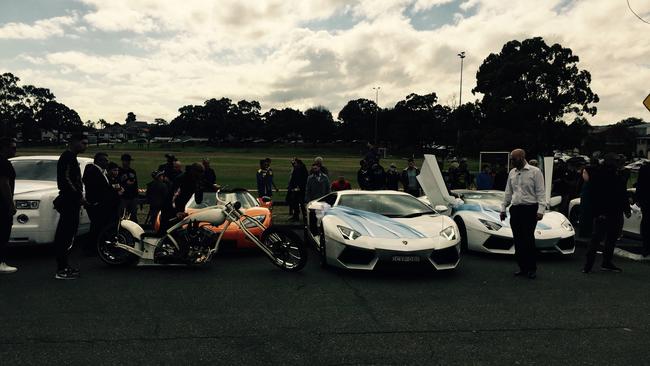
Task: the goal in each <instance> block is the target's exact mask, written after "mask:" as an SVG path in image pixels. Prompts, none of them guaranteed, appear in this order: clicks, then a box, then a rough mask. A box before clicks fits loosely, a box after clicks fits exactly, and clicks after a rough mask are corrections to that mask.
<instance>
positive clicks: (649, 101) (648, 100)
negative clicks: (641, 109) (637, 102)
mask: <svg viewBox="0 0 650 366" xmlns="http://www.w3.org/2000/svg"><path fill="white" fill-rule="evenodd" d="M643 105H644V106H645V107H646V108H648V110H649V111H650V94H648V96H647V97H645V99H644V100H643Z"/></svg>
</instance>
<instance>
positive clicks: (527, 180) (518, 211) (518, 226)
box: [501, 149, 546, 279]
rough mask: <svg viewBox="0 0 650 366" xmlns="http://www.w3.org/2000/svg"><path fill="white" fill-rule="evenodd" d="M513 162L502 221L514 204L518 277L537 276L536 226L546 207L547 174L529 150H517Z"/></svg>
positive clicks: (516, 273) (513, 155)
mask: <svg viewBox="0 0 650 366" xmlns="http://www.w3.org/2000/svg"><path fill="white" fill-rule="evenodd" d="M510 161H511V162H512V165H513V166H514V168H513V169H512V170H511V171H510V174H509V175H508V181H507V184H506V190H505V198H504V200H503V204H502V206H501V221H503V220H505V219H506V217H507V214H506V209H507V208H508V206H510V228H511V229H512V237H513V239H514V242H515V258H516V259H517V263H518V264H519V271H517V272H515V276H526V277H528V278H530V279H534V278H536V277H537V264H536V260H535V254H536V248H535V227H536V226H537V221H539V220H541V219H542V217H544V211H545V210H546V195H545V190H544V176H543V174H542V172H541V170H539V168H537V167H534V166H532V165H530V164H528V163H527V162H526V152H525V151H524V150H522V149H516V150H513V151H512V152H511V153H510ZM511 205H512V206H511Z"/></svg>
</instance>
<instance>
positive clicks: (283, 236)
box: [97, 194, 307, 272]
mask: <svg viewBox="0 0 650 366" xmlns="http://www.w3.org/2000/svg"><path fill="white" fill-rule="evenodd" d="M218 196H219V195H218V194H217V197H218ZM174 221H177V222H175V223H174V222H172V226H171V227H170V228H169V229H168V230H167V231H165V232H162V233H159V232H145V231H144V230H143V229H142V227H140V225H138V224H137V223H135V222H133V221H130V220H128V219H120V220H119V221H118V222H117V223H116V224H111V225H109V226H107V227H106V228H105V229H104V230H103V231H102V233H101V234H100V235H99V238H98V240H97V250H98V252H99V257H100V258H101V259H102V261H104V262H105V263H107V264H109V265H113V266H126V265H132V264H137V265H173V264H184V265H202V264H205V263H207V262H209V261H210V260H211V259H212V256H213V255H214V254H215V253H217V251H218V250H219V243H220V242H221V239H222V238H223V235H224V233H225V231H226V230H225V229H227V228H228V227H229V226H230V225H231V224H232V225H237V226H239V228H240V229H241V231H242V232H243V233H244V234H245V235H246V236H247V237H248V238H249V239H250V240H251V241H252V242H253V243H255V244H256V245H257V246H258V247H259V248H260V250H261V251H262V252H263V253H264V254H265V255H266V256H267V257H268V258H269V259H270V260H271V263H273V264H274V265H276V266H278V267H280V268H281V269H283V270H285V271H290V272H296V271H300V270H301V269H302V268H303V267H304V266H305V264H306V263H307V249H306V247H305V246H304V245H303V243H302V240H301V239H300V237H299V236H298V235H296V234H294V233H293V232H291V231H289V230H287V229H284V228H279V227H275V226H271V227H268V228H267V227H265V226H264V225H263V224H262V223H261V222H259V221H258V220H256V219H255V218H254V217H251V216H247V215H245V214H244V213H243V211H242V210H241V204H240V203H239V202H235V203H232V202H224V201H221V200H218V202H217V205H216V206H211V207H207V208H204V209H202V210H198V211H195V212H192V213H191V214H189V215H187V216H186V217H184V218H182V219H175V220H174ZM221 225H223V228H224V230H221V231H220V232H219V231H217V232H215V230H214V227H218V226H221ZM252 225H254V226H257V227H259V228H261V229H263V230H264V232H263V233H262V235H261V237H260V238H258V237H256V236H255V235H253V234H252V233H251V231H250V230H249V229H248V227H251V226H252ZM247 226H248V227H247Z"/></svg>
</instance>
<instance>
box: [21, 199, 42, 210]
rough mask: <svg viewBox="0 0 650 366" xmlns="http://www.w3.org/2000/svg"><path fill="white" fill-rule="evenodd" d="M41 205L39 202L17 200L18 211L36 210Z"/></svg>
mask: <svg viewBox="0 0 650 366" xmlns="http://www.w3.org/2000/svg"><path fill="white" fill-rule="evenodd" d="M40 204H41V201H38V200H17V201H16V209H17V210H36V209H38V206H39V205H40Z"/></svg>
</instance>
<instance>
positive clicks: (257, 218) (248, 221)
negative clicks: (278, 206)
mask: <svg viewBox="0 0 650 366" xmlns="http://www.w3.org/2000/svg"><path fill="white" fill-rule="evenodd" d="M264 219H266V215H257V216H251V217H247V218H246V219H244V227H246V228H247V229H250V228H254V227H258V226H259V225H258V224H257V223H256V222H255V221H257V222H259V223H260V224H264ZM253 220H255V221H253Z"/></svg>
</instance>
